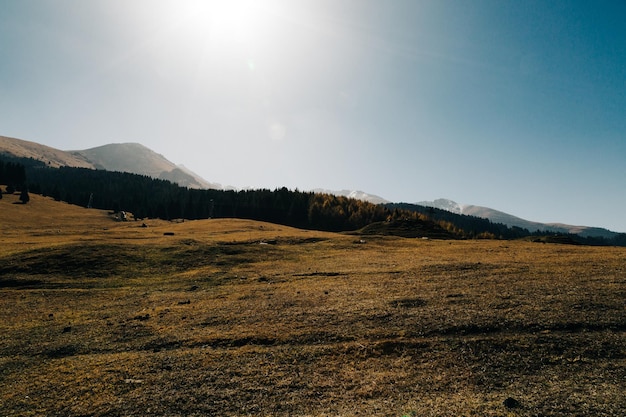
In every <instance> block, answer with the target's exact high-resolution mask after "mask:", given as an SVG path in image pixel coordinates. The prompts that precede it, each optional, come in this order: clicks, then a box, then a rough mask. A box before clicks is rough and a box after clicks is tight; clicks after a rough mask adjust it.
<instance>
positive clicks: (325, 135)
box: [0, 0, 626, 232]
mask: <svg viewBox="0 0 626 417" xmlns="http://www.w3.org/2000/svg"><path fill="white" fill-rule="evenodd" d="M625 22H626V2H625V1H623V0H614V1H601V0H600V1H575V0H567V1H557V0H549V1H548V0H545V1H521V0H520V1H504V0H494V1H481V0H471V1H462V0H458V1H440V0H436V1H435V0H433V1H420V0H407V1H401V0H384V1H383V0H378V1H371V0H268V1H262V0H258V1H246V0H224V1H182V0H181V1H156V0H145V1H141V0H134V1H126V0H90V1H82V0H54V1H52V0H50V1H44V0H0V57H1V58H0V135H5V136H12V137H17V138H21V139H26V140H32V141H36V142H40V143H43V144H46V145H49V146H53V147H56V148H60V149H65V150H70V149H85V148H90V147H95V146H99V145H103V144H106V143H112V142H139V143H142V144H144V145H146V146H148V147H149V148H151V149H153V150H155V151H157V152H158V153H161V154H163V155H164V156H165V157H166V158H168V159H170V160H171V161H173V162H176V163H180V164H184V165H185V166H187V167H188V168H190V169H192V170H193V171H195V172H197V173H198V174H200V175H201V176H202V177H204V178H205V179H207V180H208V181H212V182H219V183H221V184H224V185H232V186H235V187H254V188H259V187H263V188H276V187H281V186H286V187H288V188H292V189H293V188H296V187H297V188H299V189H301V190H309V189H313V188H326V189H333V190H339V189H359V190H363V191H366V192H368V193H371V194H377V195H380V196H382V197H384V198H386V199H388V200H392V201H404V202H417V201H421V200H432V199H435V198H439V197H446V198H450V199H453V200H455V201H457V202H459V203H464V204H475V205H483V206H488V207H491V208H495V209H498V210H502V211H506V212H508V213H511V214H514V215H517V216H520V217H523V218H526V219H529V220H536V221H544V222H551V221H559V222H564V223H570V224H582V225H591V226H602V227H607V228H609V229H612V230H616V231H621V232H626V215H625V214H624V213H625V209H624V207H626V190H625V185H626V23H625Z"/></svg>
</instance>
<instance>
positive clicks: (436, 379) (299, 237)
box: [0, 195, 626, 417]
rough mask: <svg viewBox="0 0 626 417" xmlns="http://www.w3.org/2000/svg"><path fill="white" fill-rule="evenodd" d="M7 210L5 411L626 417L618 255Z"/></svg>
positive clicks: (1, 279) (1, 316) (0, 350)
mask: <svg viewBox="0 0 626 417" xmlns="http://www.w3.org/2000/svg"><path fill="white" fill-rule="evenodd" d="M17 197H18V196H17V195H15V196H8V195H5V196H4V198H3V199H2V200H0V213H1V214H2V216H1V220H0V232H1V235H0V416H36V415H37V416H39V415H48V416H358V415H361V416H398V417H401V416H623V415H626V396H625V395H624V393H626V333H625V332H626V309H625V303H624V301H625V299H626V248H609V247H583V246H566V245H550V244H539V243H531V242H522V241H495V240H494V241H446V240H423V239H403V238H394V237H377V236H366V237H362V236H359V235H348V234H332V233H322V232H315V231H302V230H297V229H292V228H288V227H283V226H277V225H273V224H267V223H259V222H253V221H244V220H233V219H230V220H226V219H215V220H206V221H190V222H187V221H186V222H181V223H171V222H164V221H152V220H150V221H146V222H145V226H147V227H142V226H143V225H142V222H134V221H130V222H116V221H114V220H113V219H112V218H111V216H109V215H108V214H107V213H106V212H102V211H97V210H87V209H83V208H79V207H75V206H70V205H67V204H64V203H58V202H54V201H51V200H50V199H46V198H43V197H40V196H37V195H31V202H30V203H28V204H26V205H22V204H14V203H15V202H16V201H17Z"/></svg>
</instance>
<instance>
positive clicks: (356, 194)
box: [311, 188, 390, 204]
mask: <svg viewBox="0 0 626 417" xmlns="http://www.w3.org/2000/svg"><path fill="white" fill-rule="evenodd" d="M311 191H312V192H314V193H319V194H331V195H336V196H343V197H348V198H354V199H355V200H361V201H367V202H369V203H372V204H387V203H389V202H390V201H388V200H385V199H384V198H382V197H379V196H377V195H374V194H367V193H365V192H363V191H354V190H341V191H332V190H325V189H322V188H316V189H314V190H311Z"/></svg>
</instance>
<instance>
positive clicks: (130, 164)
mask: <svg viewBox="0 0 626 417" xmlns="http://www.w3.org/2000/svg"><path fill="white" fill-rule="evenodd" d="M2 154H4V155H8V156H12V157H16V158H32V159H35V160H37V161H41V162H43V163H44V164H46V165H47V166H50V167H53V168H59V167H63V166H67V167H77V168H90V169H103V170H107V171H120V172H129V173H133V174H138V175H147V176H149V177H152V178H159V179H163V180H168V181H171V182H173V183H176V184H178V185H180V186H182V187H189V188H197V189H209V188H210V189H221V188H222V186H221V185H220V184H215V183H210V182H208V181H206V180H204V179H203V178H201V177H200V176H199V175H197V174H195V173H193V172H192V171H191V170H189V169H187V168H185V167H184V166H178V165H176V164H174V163H172V162H170V161H169V160H167V159H166V158H165V157H164V156H163V155H160V154H157V153H156V152H154V151H152V150H151V149H149V148H147V147H145V146H143V145H141V144H139V143H113V144H108V145H104V146H99V147H96V148H91V149H85V150H76V151H62V150H59V149H55V148H52V147H49V146H46V145H41V144H39V143H35V142H29V141H25V140H21V139H16V138H9V137H5V136H0V155H2Z"/></svg>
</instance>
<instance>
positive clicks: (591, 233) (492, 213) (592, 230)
mask: <svg viewBox="0 0 626 417" xmlns="http://www.w3.org/2000/svg"><path fill="white" fill-rule="evenodd" d="M417 204H419V205H422V206H426V207H435V208H439V209H443V210H448V211H451V212H453V213H457V214H465V215H468V216H475V217H481V218H484V219H489V220H490V221H491V222H493V223H502V224H505V225H507V226H509V227H520V228H522V229H527V230H528V231H530V232H536V231H545V232H550V233H564V234H575V235H579V236H582V237H603V238H607V239H611V238H613V237H615V236H617V235H618V234H619V233H616V232H613V231H610V230H608V229H604V228H601V227H590V226H573V225H568V224H563V223H540V222H534V221H530V220H525V219H522V218H519V217H517V216H513V215H511V214H508V213H505V212H502V211H498V210H494V209H492V208H489V207H482V206H474V205H461V204H458V203H457V202H455V201H452V200H448V199H445V198H440V199H437V200H434V201H421V202H419V203H417Z"/></svg>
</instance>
